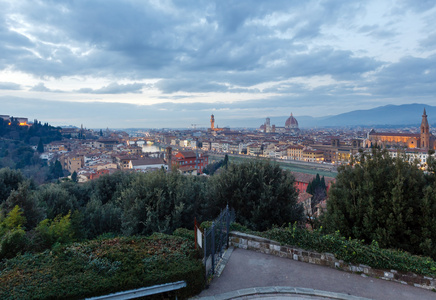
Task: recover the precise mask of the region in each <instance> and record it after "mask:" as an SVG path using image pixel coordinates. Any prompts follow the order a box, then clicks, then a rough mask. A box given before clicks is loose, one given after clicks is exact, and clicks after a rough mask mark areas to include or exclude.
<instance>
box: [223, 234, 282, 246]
mask: <svg viewBox="0 0 436 300" xmlns="http://www.w3.org/2000/svg"><path fill="white" fill-rule="evenodd" d="M230 234H234V235H237V236H238V237H241V238H248V239H250V240H251V241H255V242H260V243H269V244H271V245H280V243H279V242H276V241H273V240H270V239H267V238H263V237H260V236H257V235H252V234H248V233H243V232H239V231H231V232H230Z"/></svg>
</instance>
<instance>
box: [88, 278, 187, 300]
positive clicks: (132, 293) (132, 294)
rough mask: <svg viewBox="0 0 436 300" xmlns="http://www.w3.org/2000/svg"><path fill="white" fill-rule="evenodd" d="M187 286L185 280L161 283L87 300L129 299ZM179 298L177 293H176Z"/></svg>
mask: <svg viewBox="0 0 436 300" xmlns="http://www.w3.org/2000/svg"><path fill="white" fill-rule="evenodd" d="M184 287H186V282H185V281H177V282H172V283H165V284H159V285H154V286H149V287H145V288H140V289H135V290H129V291H124V292H118V293H113V294H109V295H104V296H98V297H92V298H86V300H127V299H135V298H139V297H145V296H151V295H156V294H161V293H165V292H171V291H175V290H178V289H181V288H184ZM176 299H177V295H176Z"/></svg>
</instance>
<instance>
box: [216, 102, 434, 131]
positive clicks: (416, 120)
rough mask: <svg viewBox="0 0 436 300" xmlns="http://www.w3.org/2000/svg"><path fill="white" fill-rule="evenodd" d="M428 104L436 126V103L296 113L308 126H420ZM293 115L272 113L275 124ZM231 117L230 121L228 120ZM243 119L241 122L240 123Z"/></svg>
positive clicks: (250, 123) (248, 123)
mask: <svg viewBox="0 0 436 300" xmlns="http://www.w3.org/2000/svg"><path fill="white" fill-rule="evenodd" d="M424 108H425V109H426V111H427V115H428V121H429V123H430V126H431V127H433V128H434V127H436V126H435V125H436V106H431V105H427V104H418V103H413V104H403V105H386V106H379V107H376V108H372V109H367V110H354V111H350V112H347V113H343V114H339V115H334V116H325V117H318V118H314V117H310V116H295V118H296V119H297V121H298V124H299V126H300V128H308V127H336V126H338V127H344V126H365V127H380V126H405V125H410V126H419V125H420V124H421V117H422V112H423V110H424ZM288 117H289V116H282V117H271V125H272V124H275V125H276V126H280V127H282V126H284V124H285V122H286V119H287V118H288ZM223 121H224V122H223V123H229V124H234V125H233V126H232V127H234V126H235V127H238V126H239V127H259V126H260V125H262V124H263V123H264V122H265V118H263V119H260V118H256V119H248V120H247V119H245V120H238V124H235V122H234V120H232V121H231V120H223ZM226 121H227V122H226ZM239 123H240V124H239Z"/></svg>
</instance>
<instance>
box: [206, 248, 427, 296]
mask: <svg viewBox="0 0 436 300" xmlns="http://www.w3.org/2000/svg"><path fill="white" fill-rule="evenodd" d="M262 287H269V288H270V289H273V288H276V290H277V287H278V289H280V287H282V290H283V292H281V293H279V294H276V292H271V293H263V294H262V295H259V296H255V294H256V293H253V292H252V293H251V295H248V294H249V293H248V294H247V293H246V291H248V290H247V289H250V288H251V290H253V288H262ZM285 287H288V289H290V287H295V288H296V290H297V291H298V290H303V291H304V290H306V291H308V290H310V291H317V292H320V293H321V294H318V295H317V294H315V295H314V294H313V293H312V296H310V295H307V296H305V295H304V294H303V295H300V293H298V294H299V295H292V294H290V293H288V294H286V293H285ZM299 288H303V289H299ZM304 288H306V289H304ZM238 291H242V294H243V295H245V296H242V297H240V298H239V299H261V298H266V299H346V298H343V297H342V298H341V297H336V296H335V295H336V294H335V293H339V294H338V295H339V296H340V295H345V296H346V295H349V296H350V297H349V299H358V297H364V298H370V299H380V300H382V299H383V300H401V299H413V300H418V299H419V300H427V299H429V300H430V299H432V300H435V299H436V293H435V292H432V291H429V290H424V289H421V288H417V287H413V286H408V285H404V284H400V283H396V282H389V281H385V280H382V279H376V278H371V277H364V276H361V275H357V274H352V273H347V272H344V271H339V270H336V269H332V268H329V267H325V266H318V265H313V264H309V263H304V262H299V261H295V260H292V259H287V258H282V257H277V256H273V255H268V254H263V253H259V252H255V251H250V250H243V249H238V248H236V249H234V250H233V252H231V255H230V257H229V259H228V261H227V263H226V266H225V268H224V270H223V271H222V273H221V275H220V276H219V277H215V278H214V279H213V280H212V282H211V284H210V286H209V288H208V289H206V290H204V291H203V292H202V293H201V294H200V295H199V297H207V298H206V299H229V297H227V298H226V297H221V296H222V294H225V293H227V295H231V293H233V295H238V294H237V292H238ZM328 292H332V294H331V297H329V295H328ZM244 293H245V294H244ZM293 293H294V294H295V289H294V290H293ZM323 293H324V295H323ZM240 294H241V293H240ZM309 294H310V293H309ZM219 295H220V296H219ZM211 296H214V297H211ZM353 296H355V297H353ZM323 297H324V298H323Z"/></svg>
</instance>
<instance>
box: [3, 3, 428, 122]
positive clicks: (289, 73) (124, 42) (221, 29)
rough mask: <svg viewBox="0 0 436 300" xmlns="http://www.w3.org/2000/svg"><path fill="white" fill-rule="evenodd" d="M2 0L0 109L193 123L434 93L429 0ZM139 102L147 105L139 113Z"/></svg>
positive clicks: (424, 98)
mask: <svg viewBox="0 0 436 300" xmlns="http://www.w3.org/2000/svg"><path fill="white" fill-rule="evenodd" d="M0 7H2V10H1V11H0V41H1V43H0V97H1V98H0V101H2V102H3V103H2V112H1V113H2V114H12V113H14V114H15V115H25V114H28V117H30V118H38V119H42V117H41V116H44V119H45V120H47V121H50V120H53V123H56V122H57V121H55V120H58V119H59V118H58V116H59V115H60V113H61V112H62V115H63V117H62V119H61V120H62V121H63V122H62V123H63V124H74V125H78V124H81V123H84V124H87V126H88V127H107V126H111V127H183V126H186V127H187V126H189V125H190V124H191V123H198V124H201V123H207V119H208V116H209V115H210V113H212V112H214V113H215V114H216V116H217V117H220V116H221V117H222V118H223V119H228V120H231V119H232V118H233V119H235V120H236V119H243V118H265V117H267V116H279V115H288V114H289V113H290V112H291V111H292V112H294V115H297V116H298V115H312V116H320V115H327V114H336V113H341V112H346V111H349V110H353V109H365V108H371V107H375V106H379V105H385V104H402V103H412V102H420V103H426V104H436V96H435V95H436V27H435V26H434V20H435V19H436V2H434V1H413V0H408V1H406V0H403V1H394V0H390V1H377V0H373V1H363V0H362V1H348V0H343V1H337V0H327V1H315V0H313V1H312V0H309V1H288V0H277V1H258V0H256V1H255V0H252V1H244V0H240V1H230V0H229V1H223V0H220V1H218V0H217V1H206V0H204V1H201V0H200V1H198V0H196V1H143V0H129V1H128V0H125V1H118V0H117V1H115V0H113V1H111V0H91V1H67V0H62V1H61V0H56V1H55V0H41V1H31V0H28V1H26V0H22V1H15V0H10V1H6V0H0ZM8 99H13V101H14V103H15V104H16V106H15V107H14V106H12V107H9V106H7V105H6V104H7V103H9V102H8V101H9V100H8ZM96 103H100V105H96ZM102 103H106V105H103V104H102ZM3 104H4V105H3ZM128 104H129V105H128ZM138 105H139V106H138ZM79 107H80V109H79ZM102 107H104V109H102ZM30 108H32V109H30ZM138 108H140V109H139V111H144V113H143V115H144V117H143V118H141V117H138V118H136V117H135V118H132V116H133V115H136V114H137V111H138ZM7 109H9V111H8V110H7ZM43 109H46V110H45V111H44V110H43ZM10 110H13V112H12V111H10ZM132 110H136V111H132ZM83 111H89V112H92V116H89V115H88V114H87V113H83ZM147 112H153V113H152V114H150V115H149V116H148V113H147ZM50 114H52V116H51V115H50ZM96 115H98V118H96V117H95V116H96ZM115 116H116V118H115ZM97 120H98V121H97ZM105 120H107V121H106V123H105ZM185 123H186V124H185ZM229 123H230V124H225V125H232V124H231V121H229ZM183 124H185V125H183ZM99 125H101V126H99ZM205 125H206V124H205ZM223 125H224V124H223Z"/></svg>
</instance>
